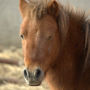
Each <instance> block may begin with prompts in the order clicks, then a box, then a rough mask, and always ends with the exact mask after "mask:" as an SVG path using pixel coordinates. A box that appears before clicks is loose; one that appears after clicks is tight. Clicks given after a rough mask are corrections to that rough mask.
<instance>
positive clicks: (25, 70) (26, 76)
mask: <svg viewBox="0 0 90 90" xmlns="http://www.w3.org/2000/svg"><path fill="white" fill-rule="evenodd" d="M24 77H25V78H28V77H29V72H28V70H27V69H24Z"/></svg>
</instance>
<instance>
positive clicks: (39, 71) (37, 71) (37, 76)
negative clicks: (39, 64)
mask: <svg viewBox="0 0 90 90" xmlns="http://www.w3.org/2000/svg"><path fill="white" fill-rule="evenodd" d="M34 75H35V78H37V79H38V78H39V77H40V75H41V70H40V69H37V70H35V74H34Z"/></svg>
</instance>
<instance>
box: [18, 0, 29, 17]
mask: <svg viewBox="0 0 90 90" xmlns="http://www.w3.org/2000/svg"><path fill="white" fill-rule="evenodd" d="M29 2H30V1H29V0H19V8H20V12H21V15H22V17H23V18H24V17H25V15H26V14H27V12H28V10H29V9H28V7H29Z"/></svg>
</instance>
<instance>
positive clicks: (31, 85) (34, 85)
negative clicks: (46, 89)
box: [29, 83, 41, 86]
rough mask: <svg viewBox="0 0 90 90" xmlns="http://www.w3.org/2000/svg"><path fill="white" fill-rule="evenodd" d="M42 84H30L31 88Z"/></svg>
mask: <svg viewBox="0 0 90 90" xmlns="http://www.w3.org/2000/svg"><path fill="white" fill-rule="evenodd" d="M40 85H41V83H37V84H29V86H40Z"/></svg>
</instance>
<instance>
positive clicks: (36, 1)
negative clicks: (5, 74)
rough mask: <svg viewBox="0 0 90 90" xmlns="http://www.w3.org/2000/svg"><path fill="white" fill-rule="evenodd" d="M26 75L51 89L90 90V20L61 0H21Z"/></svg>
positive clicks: (26, 78)
mask: <svg viewBox="0 0 90 90" xmlns="http://www.w3.org/2000/svg"><path fill="white" fill-rule="evenodd" d="M19 8H20V13H21V16H22V24H21V26H20V37H21V38H22V48H23V55H24V64H25V69H24V78H25V80H26V82H27V84H28V85H30V86H39V85H41V83H42V82H43V80H46V81H47V83H48V85H49V86H50V89H51V90H90V20H89V19H87V17H86V15H85V13H84V12H80V11H78V10H76V11H75V10H73V9H70V8H67V7H65V6H63V5H62V4H61V3H60V2H59V1H58V0H19Z"/></svg>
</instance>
